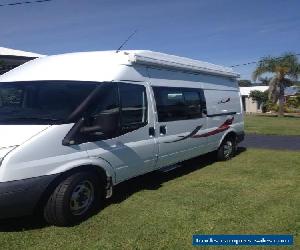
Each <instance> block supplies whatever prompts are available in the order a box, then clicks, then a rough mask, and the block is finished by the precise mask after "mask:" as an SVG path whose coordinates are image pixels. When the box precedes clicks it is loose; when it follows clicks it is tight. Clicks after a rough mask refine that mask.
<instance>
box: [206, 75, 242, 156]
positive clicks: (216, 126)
mask: <svg viewBox="0 0 300 250" xmlns="http://www.w3.org/2000/svg"><path fill="white" fill-rule="evenodd" d="M224 83H225V84H222V85H221V84H220V85H216V84H207V83H206V84H204V85H205V89H204V94H205V98H206V104H207V126H208V127H209V128H210V132H211V133H210V135H209V136H208V141H207V143H208V147H209V148H210V150H211V151H213V150H216V149H217V148H218V147H219V146H220V144H221V142H222V140H223V138H224V137H225V135H226V134H228V133H229V132H231V131H232V132H234V133H235V134H237V135H238V134H240V133H242V132H243V130H244V127H243V126H244V123H243V114H242V110H241V99H240V93H239V90H238V86H237V83H236V81H233V80H231V79H227V78H224ZM231 119H232V121H231V124H230V125H229V126H223V124H224V123H225V122H226V121H228V120H231ZM222 126H223V128H222V129H220V127H222Z"/></svg>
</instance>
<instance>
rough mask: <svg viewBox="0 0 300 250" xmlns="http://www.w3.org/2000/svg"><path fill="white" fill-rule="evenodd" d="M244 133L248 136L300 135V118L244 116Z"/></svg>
mask: <svg viewBox="0 0 300 250" xmlns="http://www.w3.org/2000/svg"><path fill="white" fill-rule="evenodd" d="M245 131H246V133H250V134H251V133H252V134H253V133H255V134H265V135H300V118H299V117H276V116H262V115H246V116H245Z"/></svg>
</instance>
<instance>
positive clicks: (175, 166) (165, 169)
mask: <svg viewBox="0 0 300 250" xmlns="http://www.w3.org/2000/svg"><path fill="white" fill-rule="evenodd" d="M180 167H182V165H181V164H178V163H177V164H173V165H170V166H166V167H162V168H160V169H158V171H160V172H163V173H167V172H170V171H172V170H174V169H177V168H180Z"/></svg>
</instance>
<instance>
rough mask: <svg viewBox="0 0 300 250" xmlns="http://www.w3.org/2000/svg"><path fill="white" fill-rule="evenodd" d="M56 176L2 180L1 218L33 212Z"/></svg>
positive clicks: (0, 196) (0, 188) (0, 190)
mask: <svg viewBox="0 0 300 250" xmlns="http://www.w3.org/2000/svg"><path fill="white" fill-rule="evenodd" d="M55 177H56V175H47V176H41V177H35V178H30V179H25V180H18V181H10V182H0V219H3V218H9V217H18V216H23V215H29V214H31V213H32V212H33V211H34V209H35V207H36V205H37V203H38V202H39V200H40V199H41V197H42V195H43V194H44V192H45V191H46V189H47V187H48V186H49V184H50V183H51V182H52V181H53V180H54V179H55Z"/></svg>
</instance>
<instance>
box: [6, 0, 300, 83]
mask: <svg viewBox="0 0 300 250" xmlns="http://www.w3.org/2000/svg"><path fill="white" fill-rule="evenodd" d="M20 1H23V0H0V4H2V5H3V4H6V3H15V2H20ZM0 24H1V26H0V27H1V28H0V47H8V48H13V49H19V50H25V51H31V52H37V53H41V54H47V55H51V54H59V53H66V52H76V51H94V50H115V49H117V48H118V47H119V46H120V45H121V44H122V42H123V41H124V40H126V38H127V37H128V36H129V35H130V34H131V33H132V32H133V31H134V30H136V29H137V30H138V32H137V33H136V34H135V35H134V37H133V38H132V39H131V40H130V41H129V42H128V43H127V44H126V45H125V47H124V49H147V50H154V51H159V52H164V53H170V54H174V55H179V56H185V57H190V58H193V59H197V60H203V61H208V62H211V63H216V64H221V65H225V66H231V65H236V64H241V63H247V62H252V61H257V60H259V59H260V58H261V57H263V56H267V55H271V56H280V55H281V54H282V53H284V52H295V53H300V1H299V0H159V1H157V0H52V1H50V2H45V3H35V4H25V5H17V6H4V7H0ZM299 59H300V58H299ZM254 68H255V64H251V65H249V66H240V67H235V68H234V69H235V71H237V72H238V73H240V74H241V79H251V74H252V72H253V69H254Z"/></svg>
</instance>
